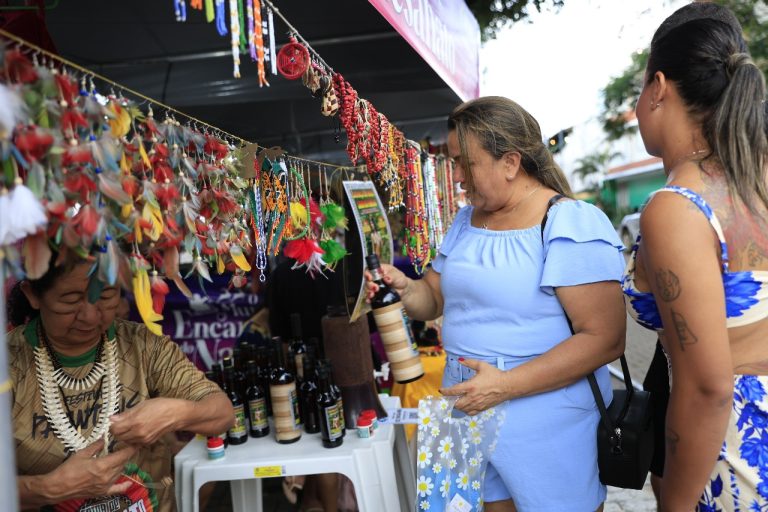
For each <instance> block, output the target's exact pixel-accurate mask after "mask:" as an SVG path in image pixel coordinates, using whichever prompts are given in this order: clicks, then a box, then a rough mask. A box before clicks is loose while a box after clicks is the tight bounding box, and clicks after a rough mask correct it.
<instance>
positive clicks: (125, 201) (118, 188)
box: [98, 172, 133, 206]
mask: <svg viewBox="0 0 768 512" xmlns="http://www.w3.org/2000/svg"><path fill="white" fill-rule="evenodd" d="M98 181H99V190H100V191H101V193H102V194H104V195H105V196H107V197H108V198H110V199H112V200H113V201H114V202H116V203H117V204H119V205H120V206H123V205H130V206H133V198H132V197H131V196H129V195H128V194H127V193H126V192H125V190H123V185H122V183H120V182H119V181H117V180H116V179H114V178H111V177H109V176H108V175H107V173H106V172H100V173H99V174H98Z"/></svg>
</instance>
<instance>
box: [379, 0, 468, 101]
mask: <svg viewBox="0 0 768 512" xmlns="http://www.w3.org/2000/svg"><path fill="white" fill-rule="evenodd" d="M369 1H370V2H371V4H372V5H373V6H374V7H375V8H376V10H377V11H379V12H380V13H381V15H382V16H384V17H385V18H386V19H387V21H388V22H389V23H390V25H392V26H393V27H394V29H395V30H397V32H398V33H399V34H400V35H401V36H403V39H405V40H406V41H408V44H410V45H411V46H412V47H413V49H414V50H416V52H418V54H419V55H421V57H422V58H423V59H424V60H425V61H426V62H427V63H428V64H429V65H430V66H431V67H432V69H434V70H435V72H436V73H437V74H438V75H439V76H440V78H442V79H443V80H444V81H445V83H446V84H448V86H449V87H450V88H451V89H453V91H454V92H455V93H456V94H457V95H458V96H459V98H461V99H462V101H467V100H470V99H473V98H477V97H478V96H479V95H480V26H479V25H478V24H477V20H476V19H475V17H474V16H473V15H472V12H471V11H470V10H469V7H467V4H466V2H465V1H464V0H369Z"/></svg>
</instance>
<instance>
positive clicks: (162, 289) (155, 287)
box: [149, 270, 171, 315]
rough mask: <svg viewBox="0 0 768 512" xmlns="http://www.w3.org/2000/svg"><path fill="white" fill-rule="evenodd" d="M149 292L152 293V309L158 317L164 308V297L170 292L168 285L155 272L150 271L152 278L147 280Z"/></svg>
mask: <svg viewBox="0 0 768 512" xmlns="http://www.w3.org/2000/svg"><path fill="white" fill-rule="evenodd" d="M149 282H150V292H151V293H152V309H153V310H154V311H155V313H157V314H158V315H160V314H162V313H163V308H164V307H165V296H166V295H168V293H169V292H170V291H171V290H170V288H168V283H166V282H165V280H164V279H163V278H162V277H160V276H159V275H158V274H157V271H156V270H154V271H152V277H151V278H150V279H149Z"/></svg>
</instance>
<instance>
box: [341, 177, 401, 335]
mask: <svg viewBox="0 0 768 512" xmlns="http://www.w3.org/2000/svg"><path fill="white" fill-rule="evenodd" d="M344 191H345V192H346V194H347V199H348V202H349V207H350V210H352V215H353V217H354V220H355V225H356V226H357V234H358V237H359V244H360V250H359V251H355V250H353V249H352V248H351V247H352V245H351V244H350V243H349V241H350V238H351V237H352V236H353V235H351V234H348V235H347V241H348V242H347V250H349V251H350V253H351V254H352V255H353V256H357V255H358V254H359V258H356V259H357V260H358V261H359V264H360V265H361V268H362V269H365V257H366V255H368V254H370V253H374V254H378V256H379V261H381V262H382V263H389V264H392V260H393V247H392V231H391V230H390V228H389V220H388V219H387V212H386V210H385V209H384V206H383V205H382V203H381V199H380V198H379V194H378V193H377V192H376V187H375V186H374V185H373V182H372V181H345V182H344ZM359 275H360V286H359V289H358V292H357V300H356V301H355V307H354V309H353V310H352V313H351V314H350V322H354V321H355V320H357V318H358V317H359V316H360V315H361V314H364V313H367V312H368V310H369V309H370V306H369V305H368V304H367V303H366V302H365V294H364V288H365V279H364V278H363V275H362V271H361V272H360V273H359Z"/></svg>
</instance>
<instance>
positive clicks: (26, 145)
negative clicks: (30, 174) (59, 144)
mask: <svg viewBox="0 0 768 512" xmlns="http://www.w3.org/2000/svg"><path fill="white" fill-rule="evenodd" d="M13 143H14V144H15V145H16V147H17V148H18V150H19V151H20V152H21V154H22V155H23V156H24V158H25V159H26V160H27V161H32V162H36V161H38V160H40V158H42V157H43V155H45V153H46V151H48V148H49V147H50V146H51V144H53V135H51V134H50V133H47V132H45V131H43V130H41V129H40V128H37V127H28V128H22V129H20V130H17V131H16V137H15V139H14V141H13Z"/></svg>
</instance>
